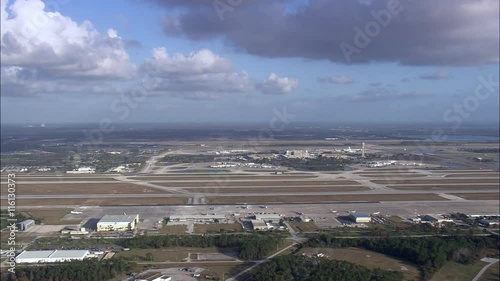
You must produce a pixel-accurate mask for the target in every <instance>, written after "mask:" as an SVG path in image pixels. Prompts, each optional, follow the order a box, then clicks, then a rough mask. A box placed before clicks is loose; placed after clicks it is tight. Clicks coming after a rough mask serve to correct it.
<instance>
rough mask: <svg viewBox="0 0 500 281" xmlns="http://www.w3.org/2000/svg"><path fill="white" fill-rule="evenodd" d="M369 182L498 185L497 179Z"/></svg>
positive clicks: (377, 181)
mask: <svg viewBox="0 0 500 281" xmlns="http://www.w3.org/2000/svg"><path fill="white" fill-rule="evenodd" d="M371 182H374V183H379V184H402V183H404V184H436V185H438V184H457V183H460V184H465V183H472V184H474V185H476V184H482V183H496V184H498V178H496V179H494V178H487V179H432V180H423V179H422V180H391V179H387V180H371Z"/></svg>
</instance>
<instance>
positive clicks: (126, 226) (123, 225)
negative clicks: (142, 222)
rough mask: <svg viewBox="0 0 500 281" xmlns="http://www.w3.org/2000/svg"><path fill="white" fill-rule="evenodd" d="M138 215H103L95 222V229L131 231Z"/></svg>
mask: <svg viewBox="0 0 500 281" xmlns="http://www.w3.org/2000/svg"><path fill="white" fill-rule="evenodd" d="M138 223H139V215H138V214H134V215H125V214H124V215H105V216H104V217H102V219H101V220H99V222H98V223H97V231H131V230H134V229H135V228H136V227H137V224H138Z"/></svg>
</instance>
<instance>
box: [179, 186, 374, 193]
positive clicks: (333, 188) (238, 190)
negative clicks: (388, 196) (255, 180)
mask: <svg viewBox="0 0 500 281" xmlns="http://www.w3.org/2000/svg"><path fill="white" fill-rule="evenodd" d="M184 190H187V191H190V192H194V193H262V192H266V193H270V192H276V193H286V192H342V191H357V190H368V188H367V187H364V186H324V187H323V186H321V187H315V186H301V187H280V188H277V187H256V188H217V187H207V188H184Z"/></svg>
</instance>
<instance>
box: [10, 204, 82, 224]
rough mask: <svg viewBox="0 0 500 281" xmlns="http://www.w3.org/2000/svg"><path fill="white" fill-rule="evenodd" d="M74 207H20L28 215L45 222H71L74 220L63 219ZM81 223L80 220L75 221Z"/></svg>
mask: <svg viewBox="0 0 500 281" xmlns="http://www.w3.org/2000/svg"><path fill="white" fill-rule="evenodd" d="M72 210H73V209H45V208H44V209H19V211H20V212H21V213H22V214H24V215H25V216H27V217H31V218H37V219H40V220H41V221H42V223H43V224H71V223H72V221H61V218H62V217H64V216H65V215H67V214H69V212H70V211H72ZM75 222H76V223H79V222H80V221H75Z"/></svg>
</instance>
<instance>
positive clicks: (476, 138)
mask: <svg viewBox="0 0 500 281" xmlns="http://www.w3.org/2000/svg"><path fill="white" fill-rule="evenodd" d="M401 137H403V138H415V139H424V140H434V139H433V138H432V137H433V136H432V135H401ZM435 137H436V138H439V140H461V141H462V140H463V141H498V140H500V138H499V137H494V136H471V135H443V136H435ZM436 140H437V139H436Z"/></svg>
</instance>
